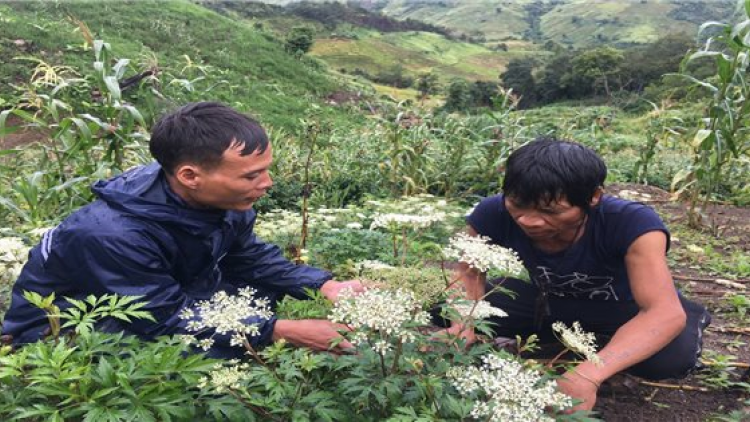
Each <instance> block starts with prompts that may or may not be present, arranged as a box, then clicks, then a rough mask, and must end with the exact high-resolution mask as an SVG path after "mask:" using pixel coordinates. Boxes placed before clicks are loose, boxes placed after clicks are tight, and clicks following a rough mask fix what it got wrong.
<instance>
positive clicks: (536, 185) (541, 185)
mask: <svg viewBox="0 0 750 422" xmlns="http://www.w3.org/2000/svg"><path fill="white" fill-rule="evenodd" d="M606 178H607V166H606V164H604V161H603V160H602V159H601V157H599V156H598V155H597V154H596V152H594V151H593V150H592V149H590V148H587V147H585V146H583V145H581V144H577V143H575V142H570V141H564V140H558V139H555V138H546V137H542V138H537V139H535V140H534V141H532V142H529V143H528V144H526V145H524V146H522V147H521V148H518V149H517V150H516V151H514V152H513V153H512V154H511V155H510V157H508V162H507V164H506V168H505V179H504V180H503V193H504V194H505V196H507V197H511V198H513V200H514V201H516V202H518V204H519V205H521V206H524V207H535V206H538V205H546V204H548V203H550V202H552V201H556V200H559V199H561V198H565V199H567V201H568V202H570V204H571V205H573V206H576V207H580V208H582V209H584V210H586V209H588V208H589V204H590V203H591V199H592V198H593V196H594V193H596V190H597V188H599V187H601V186H603V184H604V179H606Z"/></svg>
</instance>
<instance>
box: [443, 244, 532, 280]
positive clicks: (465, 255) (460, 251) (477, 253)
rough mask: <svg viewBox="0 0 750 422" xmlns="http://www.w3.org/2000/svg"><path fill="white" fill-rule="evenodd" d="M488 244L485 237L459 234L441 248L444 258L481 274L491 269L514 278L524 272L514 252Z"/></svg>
mask: <svg viewBox="0 0 750 422" xmlns="http://www.w3.org/2000/svg"><path fill="white" fill-rule="evenodd" d="M489 242H490V239H489V238H488V237H486V236H469V235H468V234H466V233H459V234H457V235H456V236H454V237H452V238H451V240H450V243H449V244H448V246H446V247H445V248H443V253H444V254H445V256H446V257H448V258H453V259H457V260H458V261H459V262H464V263H466V264H469V266H471V267H472V268H474V269H476V270H479V271H481V272H487V271H489V270H490V269H491V268H494V269H496V270H499V271H501V272H503V273H504V274H508V275H516V276H519V275H521V274H522V273H523V272H524V267H523V263H522V262H521V260H520V258H518V254H516V252H515V251H514V250H512V249H508V248H504V247H502V246H499V245H493V244H491V243H489Z"/></svg>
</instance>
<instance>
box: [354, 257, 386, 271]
mask: <svg viewBox="0 0 750 422" xmlns="http://www.w3.org/2000/svg"><path fill="white" fill-rule="evenodd" d="M355 268H356V269H357V270H358V271H362V270H392V269H394V268H396V267H394V266H393V265H388V264H386V263H385V262H382V261H377V260H373V259H365V260H364V261H360V262H358V263H356V264H355Z"/></svg>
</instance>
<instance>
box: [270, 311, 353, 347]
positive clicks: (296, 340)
mask: <svg viewBox="0 0 750 422" xmlns="http://www.w3.org/2000/svg"><path fill="white" fill-rule="evenodd" d="M345 329H346V326H344V325H341V324H334V323H332V322H330V321H326V320H324V319H302V320H288V319H280V320H278V321H276V326H275V327H274V329H273V341H278V340H281V339H284V340H286V341H288V342H289V343H291V344H293V345H295V346H300V347H309V348H310V349H313V350H320V351H330V352H333V353H346V352H348V351H351V350H352V349H354V346H353V345H352V344H351V343H349V342H348V341H347V340H345V339H343V338H342V337H341V334H339V333H338V331H337V330H345ZM337 340H341V341H340V342H339V343H338V344H337V345H336V346H335V347H332V344H333V343H335V342H336V341H337Z"/></svg>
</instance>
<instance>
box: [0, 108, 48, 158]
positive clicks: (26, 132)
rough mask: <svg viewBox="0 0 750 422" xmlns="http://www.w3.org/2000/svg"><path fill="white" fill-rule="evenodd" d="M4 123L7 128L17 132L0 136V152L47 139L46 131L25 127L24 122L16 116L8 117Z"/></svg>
mask: <svg viewBox="0 0 750 422" xmlns="http://www.w3.org/2000/svg"><path fill="white" fill-rule="evenodd" d="M5 123H6V126H7V127H12V128H17V130H16V131H15V132H13V133H11V134H8V135H5V136H0V150H4V149H11V148H16V147H20V146H24V145H28V144H31V143H34V142H41V141H45V140H46V139H48V137H49V132H48V131H46V130H41V129H39V128H35V127H26V126H25V123H24V121H23V120H22V119H21V118H19V117H16V116H9V117H8V120H7V121H6V122H5Z"/></svg>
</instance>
